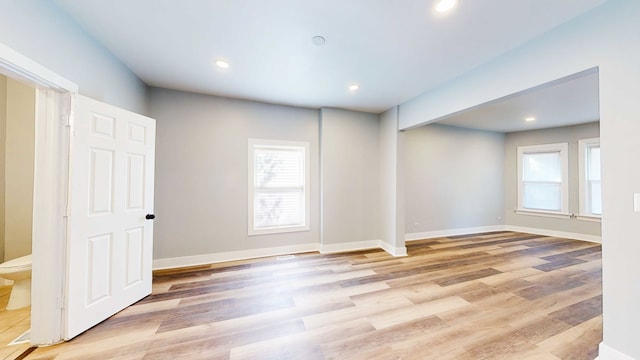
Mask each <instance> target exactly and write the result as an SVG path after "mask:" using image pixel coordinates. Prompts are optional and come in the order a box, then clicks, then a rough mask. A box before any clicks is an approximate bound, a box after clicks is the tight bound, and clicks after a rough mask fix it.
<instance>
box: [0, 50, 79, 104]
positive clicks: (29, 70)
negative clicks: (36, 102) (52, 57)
mask: <svg viewBox="0 0 640 360" xmlns="http://www.w3.org/2000/svg"><path fill="white" fill-rule="evenodd" d="M0 73H2V74H4V75H7V76H9V77H12V78H20V79H22V80H27V82H29V83H32V84H34V85H37V86H42V87H46V88H49V89H52V90H59V91H63V92H70V93H77V92H78V85H76V84H75V83H73V82H71V81H69V80H67V79H65V78H64V77H62V76H60V75H58V74H57V73H55V72H53V71H51V70H49V69H47V68H45V67H44V66H42V65H40V64H38V63H37V62H35V61H33V60H31V59H29V58H28V57H26V56H24V55H22V54H20V53H19V52H17V51H15V50H13V49H11V48H10V47H8V46H6V45H4V44H2V43H0Z"/></svg>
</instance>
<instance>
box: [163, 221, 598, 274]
mask: <svg viewBox="0 0 640 360" xmlns="http://www.w3.org/2000/svg"><path fill="white" fill-rule="evenodd" d="M494 231H516V232H523V233H529V234H537V235H543V236H554V237H562V238H568V239H575V240H582V241H589V242H595V243H602V240H601V237H600V236H594V235H586V234H578V233H570V232H563V231H555V230H547V229H537V228H527V227H520V226H510V225H491V226H479V227H470V228H461V229H448V230H437V231H428V232H420V233H411V234H406V235H405V241H407V242H409V241H416V240H422V239H432V238H439V237H448V236H459V235H469V234H479V233H487V232H494ZM370 249H382V250H384V251H386V252H387V253H389V254H390V255H392V256H397V257H400V256H407V247H406V246H400V247H393V246H391V245H390V244H388V243H386V242H384V241H382V240H365V241H353V242H348V243H337V244H315V243H312V244H300V245H292V246H280V247H273V248H261V249H251V250H241V251H229V252H221V253H212V254H202V255H191V256H181V257H174V258H165V259H154V260H153V270H162V269H173V268H181V267H187V266H197V265H206V264H215V263H220V262H226V261H236V260H246V259H255V258H261V257H267V256H279V255H287V254H299V253H304V252H313V251H318V252H320V253H322V254H332V253H340V252H348V251H361V250H370Z"/></svg>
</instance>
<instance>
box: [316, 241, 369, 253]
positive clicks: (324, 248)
mask: <svg viewBox="0 0 640 360" xmlns="http://www.w3.org/2000/svg"><path fill="white" fill-rule="evenodd" d="M379 248H380V240H366V241H353V242H348V243H338V244H320V253H321V254H335V253H341V252H349V251H360V250H369V249H379Z"/></svg>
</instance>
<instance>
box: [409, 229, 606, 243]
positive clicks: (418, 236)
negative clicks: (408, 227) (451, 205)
mask: <svg viewBox="0 0 640 360" xmlns="http://www.w3.org/2000/svg"><path fill="white" fill-rule="evenodd" d="M493 231H516V232H522V233H527V234H536V235H543V236H553V237H562V238H567V239H574V240H582V241H588V242H593V243H598V244H601V243H602V237H601V236H596V235H588V234H579V233H573V232H566V231H557V230H549V229H540V228H530V227H523V226H512V225H491V226H478V227H470V228H460V229H447V230H436V231H427V232H420V233H410V234H406V235H405V241H415V240H423V239H432V238H439V237H448V236H459V235H469V234H479V233H486V232H493Z"/></svg>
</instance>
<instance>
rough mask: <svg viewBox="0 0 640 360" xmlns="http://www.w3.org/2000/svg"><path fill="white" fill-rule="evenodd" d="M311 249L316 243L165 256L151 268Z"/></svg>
mask: <svg viewBox="0 0 640 360" xmlns="http://www.w3.org/2000/svg"><path fill="white" fill-rule="evenodd" d="M313 251H318V244H301V245H293V246H281V247H273V248H261V249H252V250H241V251H229V252H222V253H213V254H203V255H192V256H182V257H175V258H166V259H154V260H153V269H154V270H160V269H172V268H180V267H187V266H196V265H206V264H215V263H220V262H225V261H236V260H246V259H255V258H261V257H267V256H278V255H288V254H299V253H305V252H313Z"/></svg>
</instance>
